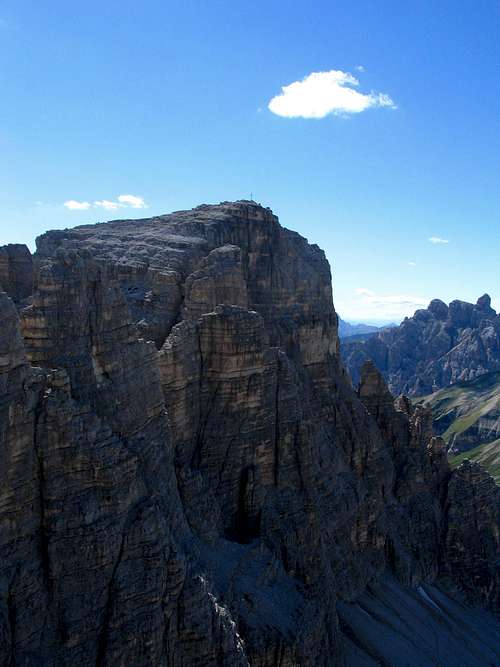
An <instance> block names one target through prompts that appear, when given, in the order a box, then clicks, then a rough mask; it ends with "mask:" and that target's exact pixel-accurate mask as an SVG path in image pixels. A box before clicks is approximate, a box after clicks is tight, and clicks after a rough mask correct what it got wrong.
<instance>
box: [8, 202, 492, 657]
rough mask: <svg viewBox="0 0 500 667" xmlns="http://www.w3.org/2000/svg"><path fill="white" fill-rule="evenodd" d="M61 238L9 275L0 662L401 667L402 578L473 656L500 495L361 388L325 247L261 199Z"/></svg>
mask: <svg viewBox="0 0 500 667" xmlns="http://www.w3.org/2000/svg"><path fill="white" fill-rule="evenodd" d="M37 244H38V251H37V254H36V262H35V275H34V288H33V290H30V291H32V294H31V295H27V294H26V293H25V292H26V285H27V281H26V280H25V276H24V274H23V275H21V274H18V273H16V271H21V272H23V271H24V270H25V268H23V267H26V266H27V265H28V264H27V263H22V262H11V263H10V264H9V271H8V275H9V281H8V282H7V281H6V280H4V282H3V283H1V284H2V287H3V289H4V290H5V291H6V292H7V293H8V294H10V297H12V298H14V299H15V300H16V301H17V309H16V307H15V305H14V303H13V301H12V300H11V298H9V296H7V294H1V295H0V317H1V321H2V327H1V329H0V451H1V465H0V476H1V484H0V591H1V597H0V665H3V666H5V667H6V666H7V665H9V666H11V665H50V666H54V667H55V666H56V665H57V666H58V667H59V666H68V667H70V666H71V667H73V666H89V667H90V666H91V665H92V666H93V665H99V666H100V667H102V666H105V665H107V666H112V667H115V666H117V665H124V666H125V665H126V666H127V667H136V666H137V667H139V666H144V667H151V666H153V667H156V666H158V667H160V666H163V665H172V666H174V665H175V666H177V665H207V666H209V665H228V666H229V665H231V666H232V665H248V664H250V665H252V666H258V667H271V666H272V667H274V666H276V667H277V666H280V667H291V666H292V665H294V666H295V665H303V666H311V667H312V666H313V665H314V666H316V665H332V664H364V663H360V662H359V660H360V658H359V656H360V655H361V654H363V655H364V656H365V657H364V658H363V659H366V664H377V663H373V662H372V663H370V662H369V660H371V659H372V658H373V651H375V648H373V646H372V645H371V644H370V642H369V641H368V639H367V638H366V632H368V630H369V626H367V627H366V628H362V629H360V631H359V636H356V627H357V622H355V623H352V622H351V620H350V619H351V618H356V616H353V614H356V613H358V612H357V611H356V610H357V609H359V606H360V605H361V606H362V605H365V606H366V599H367V598H366V596H367V595H371V596H373V595H374V596H375V597H377V596H379V598H380V605H379V607H377V609H383V608H387V606H388V602H387V600H388V599H389V598H388V597H387V596H388V595H389V594H388V593H387V592H386V588H384V586H385V587H386V586H387V584H386V583H384V582H387V581H390V582H391V584H390V587H391V590H393V589H394V587H395V589H396V590H398V591H400V593H398V595H401V596H403V598H404V596H405V595H410V598H408V599H413V597H411V596H412V595H413V593H412V592H411V591H415V590H418V587H424V588H422V590H424V591H426V595H428V596H433V599H434V600H437V599H438V597H439V596H443V598H440V600H441V602H439V604H440V605H441V607H440V608H441V610H442V614H443V618H442V620H441V621H440V622H442V623H448V626H447V627H448V628H449V632H450V633H451V635H452V636H453V641H456V642H458V643H460V641H463V638H462V639H460V637H459V636H457V633H456V631H455V630H453V628H452V627H451V625H450V623H451V621H449V619H448V620H447V612H446V609H447V608H448V607H449V608H451V607H450V605H453V604H455V605H462V607H463V608H464V609H466V608H467V609H470V608H471V605H472V606H481V607H484V608H489V609H490V611H491V612H493V613H496V614H498V613H499V612H500V610H499V579H498V576H499V575H498V561H497V560H496V559H497V557H498V549H499V528H498V521H499V517H498V504H499V503H498V487H495V485H494V484H493V485H492V484H491V483H490V482H489V480H488V477H487V476H486V475H485V473H484V471H482V470H481V469H478V468H477V467H475V466H470V465H465V464H464V465H463V466H462V467H461V468H459V469H458V470H457V471H455V472H453V473H451V472H450V470H449V468H448V465H447V462H446V456H445V452H444V448H443V445H442V442H441V440H440V439H439V438H435V437H434V436H433V434H432V429H431V416H430V413H429V412H428V411H426V410H425V409H424V408H420V407H419V408H412V407H411V405H410V403H409V402H408V401H407V400H406V399H404V398H400V399H398V400H397V401H396V402H394V399H393V397H392V396H391V395H390V393H389V391H388V389H387V387H386V385H385V383H384V381H383V379H382V377H381V376H380V374H378V371H377V370H376V369H375V368H374V366H372V365H370V364H368V365H366V366H365V368H364V370H363V374H362V381H361V386H360V389H359V392H358V393H356V392H354V391H353V390H352V388H351V387H350V383H349V382H348V381H347V380H346V378H345V374H344V370H343V368H342V364H341V362H340V359H339V354H338V337H337V317H336V314H335V310H334V308H333V302H332V294H331V277H330V270H329V267H328V263H327V262H326V259H325V257H324V254H323V252H322V251H321V250H320V249H319V248H317V246H311V245H309V244H308V243H307V241H306V240H305V239H303V238H302V237H300V236H299V235H298V234H296V233H294V232H290V231H288V230H286V229H284V228H282V227H281V226H280V225H279V223H278V220H277V218H276V217H275V216H274V215H273V214H272V212H271V211H270V210H269V209H264V208H262V207H260V206H258V205H256V204H255V203H253V202H234V203H224V204H221V205H219V206H201V207H198V208H197V209H194V210H193V211H183V212H179V213H174V214H171V215H167V216H160V217H158V218H152V219H146V220H135V221H115V222H110V223H105V224H101V225H94V226H84V227H79V228H76V229H73V230H64V231H56V232H48V233H47V234H45V235H43V236H42V237H40V238H39V239H38V241H37ZM1 256H2V255H1V254H0V258H1ZM24 256H25V253H24ZM30 259H31V258H30ZM30 266H31V263H30ZM16 267H18V268H17V269H16ZM4 273H5V272H4ZM2 275H3V274H2ZM6 275H7V274H6ZM19 286H21V287H19ZM9 290H10V292H9ZM28 296H29V297H30V298H29V299H28V301H27V300H26V298H27V297H28ZM388 578H389V579H388ZM472 582H473V583H472ZM377 591H378V592H377ZM404 591H407V593H405V592H404ZM436 591H438V592H436ZM391 595H392V593H391ZM449 596H451V598H450V597H449ZM421 597H422V596H421ZM396 598H397V596H396ZM396 598H395V599H396ZM403 598H401V599H403ZM445 598H446V600H449V604H448V603H446V604H445V603H444V602H443V599H445ZM404 599H407V598H404ZM422 599H423V600H424V602H423V603H422V604H423V605H424V612H425V611H428V612H429V614H431V613H435V610H434V611H433V608H432V604H431V603H429V602H428V601H427V600H426V598H425V596H424V597H423V598H422ZM452 599H454V600H456V602H453V601H452ZM431 602H432V600H431ZM349 605H354V606H349ZM356 605H357V606H356ZM426 605H427V606H426ZM447 605H448V607H447ZM464 605H465V606H464ZM389 606H390V605H389ZM462 607H460V608H462ZM456 608H457V607H453V609H454V610H456ZM349 610H351V611H349ZM353 610H354V611H353ZM419 610H420V612H422V606H421V605H420V606H419ZM443 610H444V611H443ZM338 611H340V620H339V613H338ZM391 613H392V612H391ZM422 613H423V612H422ZM454 613H455V612H454ZM474 613H476V612H474ZM478 613H479V612H478ZM481 613H484V612H481ZM471 614H472V616H467V615H466V614H465V612H464V616H463V623H464V624H465V625H466V626H467V623H468V622H469V620H470V619H476V618H477V616H474V614H473V613H472V612H471ZM383 618H384V617H383V614H382V615H381V616H380V614H379V615H378V616H377V619H378V620H377V623H380V622H381V619H382V623H383ZM454 619H455V617H454ZM468 619H469V620H468ZM455 620H456V619H455ZM455 620H454V621H453V622H455ZM391 622H392V621H391V618H389V616H387V623H388V624H390V623H391ZM472 622H474V623H475V622H476V621H475V620H474V621H471V623H472ZM488 623H489V624H490V625H489V626H488V627H489V628H490V630H489V639H486V638H485V637H483V636H482V635H481V632H479V631H478V630H477V628H476V627H475V626H474V627H475V630H474V632H475V634H474V637H475V639H474V642H475V644H474V642H473V644H474V645H473V646H472V649H471V650H472V651H473V652H474V651H475V652H476V653H478V652H479V653H478V654H481V651H482V652H483V653H482V654H481V655H483V654H484V655H487V656H491V655H494V653H495V650H496V649H495V643H494V642H493V647H492V642H491V632H496V630H495V628H498V625H497V624H496V622H495V621H494V620H493V617H492V616H491V617H489V621H488ZM391 627H392V626H391ZM453 627H455V626H453ZM457 627H459V626H458V625H457ZM471 627H472V626H471ZM450 628H451V629H450ZM491 628H493V630H491ZM370 641H371V640H370ZM450 641H452V640H450ZM412 646H417V648H418V642H413V643H412ZM370 647H371V648H370ZM469 649H470V647H468V648H467V650H469ZM380 650H381V649H380V647H378V648H376V651H380ZM370 651H371V653H370ZM360 652H361V653H360ZM392 655H393V653H391V654H390V655H389V657H387V656H385V657H383V656H382V657H383V659H384V660H386V664H397V663H395V662H391V660H392V659H393V658H392V657H391V656H392ZM353 656H354V658H353ZM370 656H371V657H370ZM353 660H354V662H353ZM356 660H358V662H356ZM422 664H424V662H423V661H422ZM425 664H426V663H425ZM478 664H480V663H478Z"/></svg>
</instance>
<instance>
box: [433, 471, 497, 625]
mask: <svg viewBox="0 0 500 667" xmlns="http://www.w3.org/2000/svg"><path fill="white" fill-rule="evenodd" d="M447 508H448V532H447V538H446V545H445V548H446V551H445V558H444V568H445V572H446V574H447V575H449V576H450V577H451V578H452V579H453V580H454V581H460V582H462V584H461V588H462V590H463V591H464V593H465V595H466V596H467V598H468V599H472V600H480V601H481V602H482V603H483V604H485V605H488V606H489V607H490V608H491V609H493V610H494V611H495V612H496V613H497V614H498V613H499V612H500V569H499V567H498V555H499V554H500V529H499V526H500V487H498V486H497V485H496V484H495V482H494V481H493V478H492V477H491V476H490V475H489V474H488V473H487V472H486V471H485V470H484V469H483V468H481V466H480V465H478V464H477V463H472V462H469V461H464V462H463V463H462V464H461V465H460V466H459V467H458V468H457V469H456V470H454V471H453V475H452V477H451V480H450V482H449V484H448V502H447ZM492 527H493V530H492Z"/></svg>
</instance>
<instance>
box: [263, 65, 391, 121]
mask: <svg viewBox="0 0 500 667" xmlns="http://www.w3.org/2000/svg"><path fill="white" fill-rule="evenodd" d="M358 85H359V81H358V80H357V79H356V77H354V76H353V75H352V74H349V72H342V71H340V70H330V71H329V72H312V73H311V74H309V75H308V76H306V77H305V78H304V79H302V81H294V82H293V83H290V84H289V85H287V86H283V87H282V88H281V93H280V94H279V95H276V96H275V97H273V98H272V100H271V101H270V102H269V104H268V108H269V110H270V111H272V112H273V113H274V114H276V115H278V116H283V117H285V118H324V117H325V116H327V115H328V114H335V115H342V114H349V113H360V112H361V111H365V110H366V109H370V108H371V107H392V108H393V109H394V108H395V104H394V102H393V101H392V99H391V98H390V97H389V95H386V94H385V93H374V92H371V93H367V94H363V93H360V92H359V91H358V90H355V89H354V88H353V87H352V86H358Z"/></svg>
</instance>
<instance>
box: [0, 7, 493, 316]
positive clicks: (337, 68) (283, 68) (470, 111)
mask: <svg viewBox="0 0 500 667" xmlns="http://www.w3.org/2000/svg"><path fill="white" fill-rule="evenodd" d="M77 6H78V5H77V4H75V3H68V2H62V1H59V0H47V2H43V3H40V2H30V1H28V0H24V2H18V1H11V0H6V1H3V2H1V3H0V94H1V104H0V244H2V243H7V242H25V243H28V244H29V245H31V247H33V242H34V238H35V237H36V236H37V235H38V234H40V233H41V232H43V231H44V230H46V229H51V228H62V227H69V226H73V225H76V224H82V223H85V222H92V221H98V220H106V219H112V218H117V217H134V216H137V217H144V216H145V215H154V214H160V213H166V212H169V211H172V210H178V209H182V208H190V207H192V206H195V205H197V204H200V203H203V202H218V201H222V200H229V199H239V198H248V197H249V195H250V193H251V192H252V193H253V194H254V198H255V199H256V200H257V201H259V202H261V203H262V204H264V205H266V206H270V207H271V208H272V209H273V210H274V211H275V213H277V214H278V215H279V217H280V220H281V222H282V224H284V225H285V226H287V227H290V228H291V229H295V230H297V231H299V232H300V233H302V234H303V235H305V236H306V237H307V238H308V239H309V240H310V241H311V242H315V243H318V244H319V245H320V246H322V247H323V248H324V249H325V251H326V253H327V256H328V258H329V260H330V262H331V264H332V270H333V287H334V300H335V304H336V307H337V310H338V311H339V312H340V314H341V315H342V316H344V317H345V318H347V319H351V320H374V319H380V320H387V319H392V320H395V319H398V318H400V317H402V316H403V315H404V314H408V313H411V312H412V311H413V310H414V309H415V307H418V306H419V305H420V304H421V303H426V302H427V301H428V300H429V299H431V298H434V297H439V298H442V299H443V300H445V301H450V300H452V299H454V298H461V299H465V300H475V299H476V298H477V297H478V296H480V294H482V293H483V292H485V291H487V292H489V293H490V294H491V295H492V297H493V299H494V304H495V305H496V307H497V308H500V286H499V281H498V268H497V267H498V255H499V250H500V231H499V230H500V225H499V217H500V189H499V183H500V145H499V143H500V141H499V138H500V77H499V76H498V71H499V67H500V40H498V26H499V25H500V4H499V3H496V2H491V0H488V1H482V0H475V1H474V2H472V1H469V2H467V1H465V2H460V3H458V2H456V0H455V1H454V2H426V1H420V2H415V3H402V2H400V1H398V2H391V1H384V2H380V3H375V2H353V1H352V0H351V1H349V2H331V1H329V2H308V3H299V2H273V1H272V0H267V1H266V2H260V1H256V2H253V3H247V2H239V1H235V0H233V1H232V2H226V1H223V2H218V1H217V0H212V1H210V2H202V1H201V0H198V1H197V2H192V1H189V0H187V1H184V2H182V3H181V2H175V3H174V2H164V1H162V2H159V1H158V2H151V1H148V0H143V1H142V2H140V3H139V2H137V1H136V2H129V1H126V0H125V1H122V2H119V3H118V2H113V1H110V2H106V3H103V2H93V1H92V0H89V1H87V2H85V3H81V4H80V5H79V7H80V8H79V9H78V10H77ZM313 73H323V74H321V75H320V76H316V77H312V78H311V77H310V75H311V74H313ZM354 79H356V80H357V81H358V85H356V83H355V81H354ZM291 84H295V85H293V86H292V87H289V86H291ZM284 87H287V88H285V90H284V91H283V88H284ZM346 91H347V92H346ZM349 91H351V92H349ZM352 91H356V92H354V93H353V92H352ZM280 95H281V97H280ZM275 98H278V99H277V100H276V99H275ZM272 100H274V102H272ZM269 106H271V108H269ZM310 116H314V117H310ZM120 195H122V196H123V195H125V196H127V195H133V196H135V197H139V198H142V200H141V199H130V197H129V198H128V199H122V200H121V201H120V200H119V199H118V197H119V196H120ZM68 201H75V202H79V204H80V205H83V206H84V205H85V202H87V203H88V204H89V207H88V208H86V209H83V208H80V209H76V210H75V209H74V208H73V210H71V209H70V208H68V207H65V206H64V203H65V202H68ZM142 201H143V202H144V203H145V204H146V205H147V209H142V208H138V207H140V206H141V205H142ZM96 202H97V203H96ZM82 203H83V204H82ZM115 204H116V206H115ZM113 207H114V208H113ZM432 237H436V238H437V239H442V240H444V241H448V243H439V242H437V243H432V242H430V241H429V239H430V238H432Z"/></svg>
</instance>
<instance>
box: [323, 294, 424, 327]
mask: <svg viewBox="0 0 500 667" xmlns="http://www.w3.org/2000/svg"><path fill="white" fill-rule="evenodd" d="M429 302H430V299H428V298H427V297H422V296H416V295H413V294H377V293H376V292H373V291H372V290H369V289H366V288H363V287H360V288H358V289H356V290H354V294H353V296H352V298H351V299H350V300H349V301H338V300H335V308H336V310H337V311H338V312H339V313H340V315H341V317H342V318H344V319H346V320H354V321H358V322H359V321H363V320H387V321H389V320H390V321H394V322H400V321H401V320H402V319H403V318H404V317H406V316H411V315H413V313H414V312H415V311H416V310H418V309H419V308H426V307H427V306H428V304H429Z"/></svg>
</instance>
